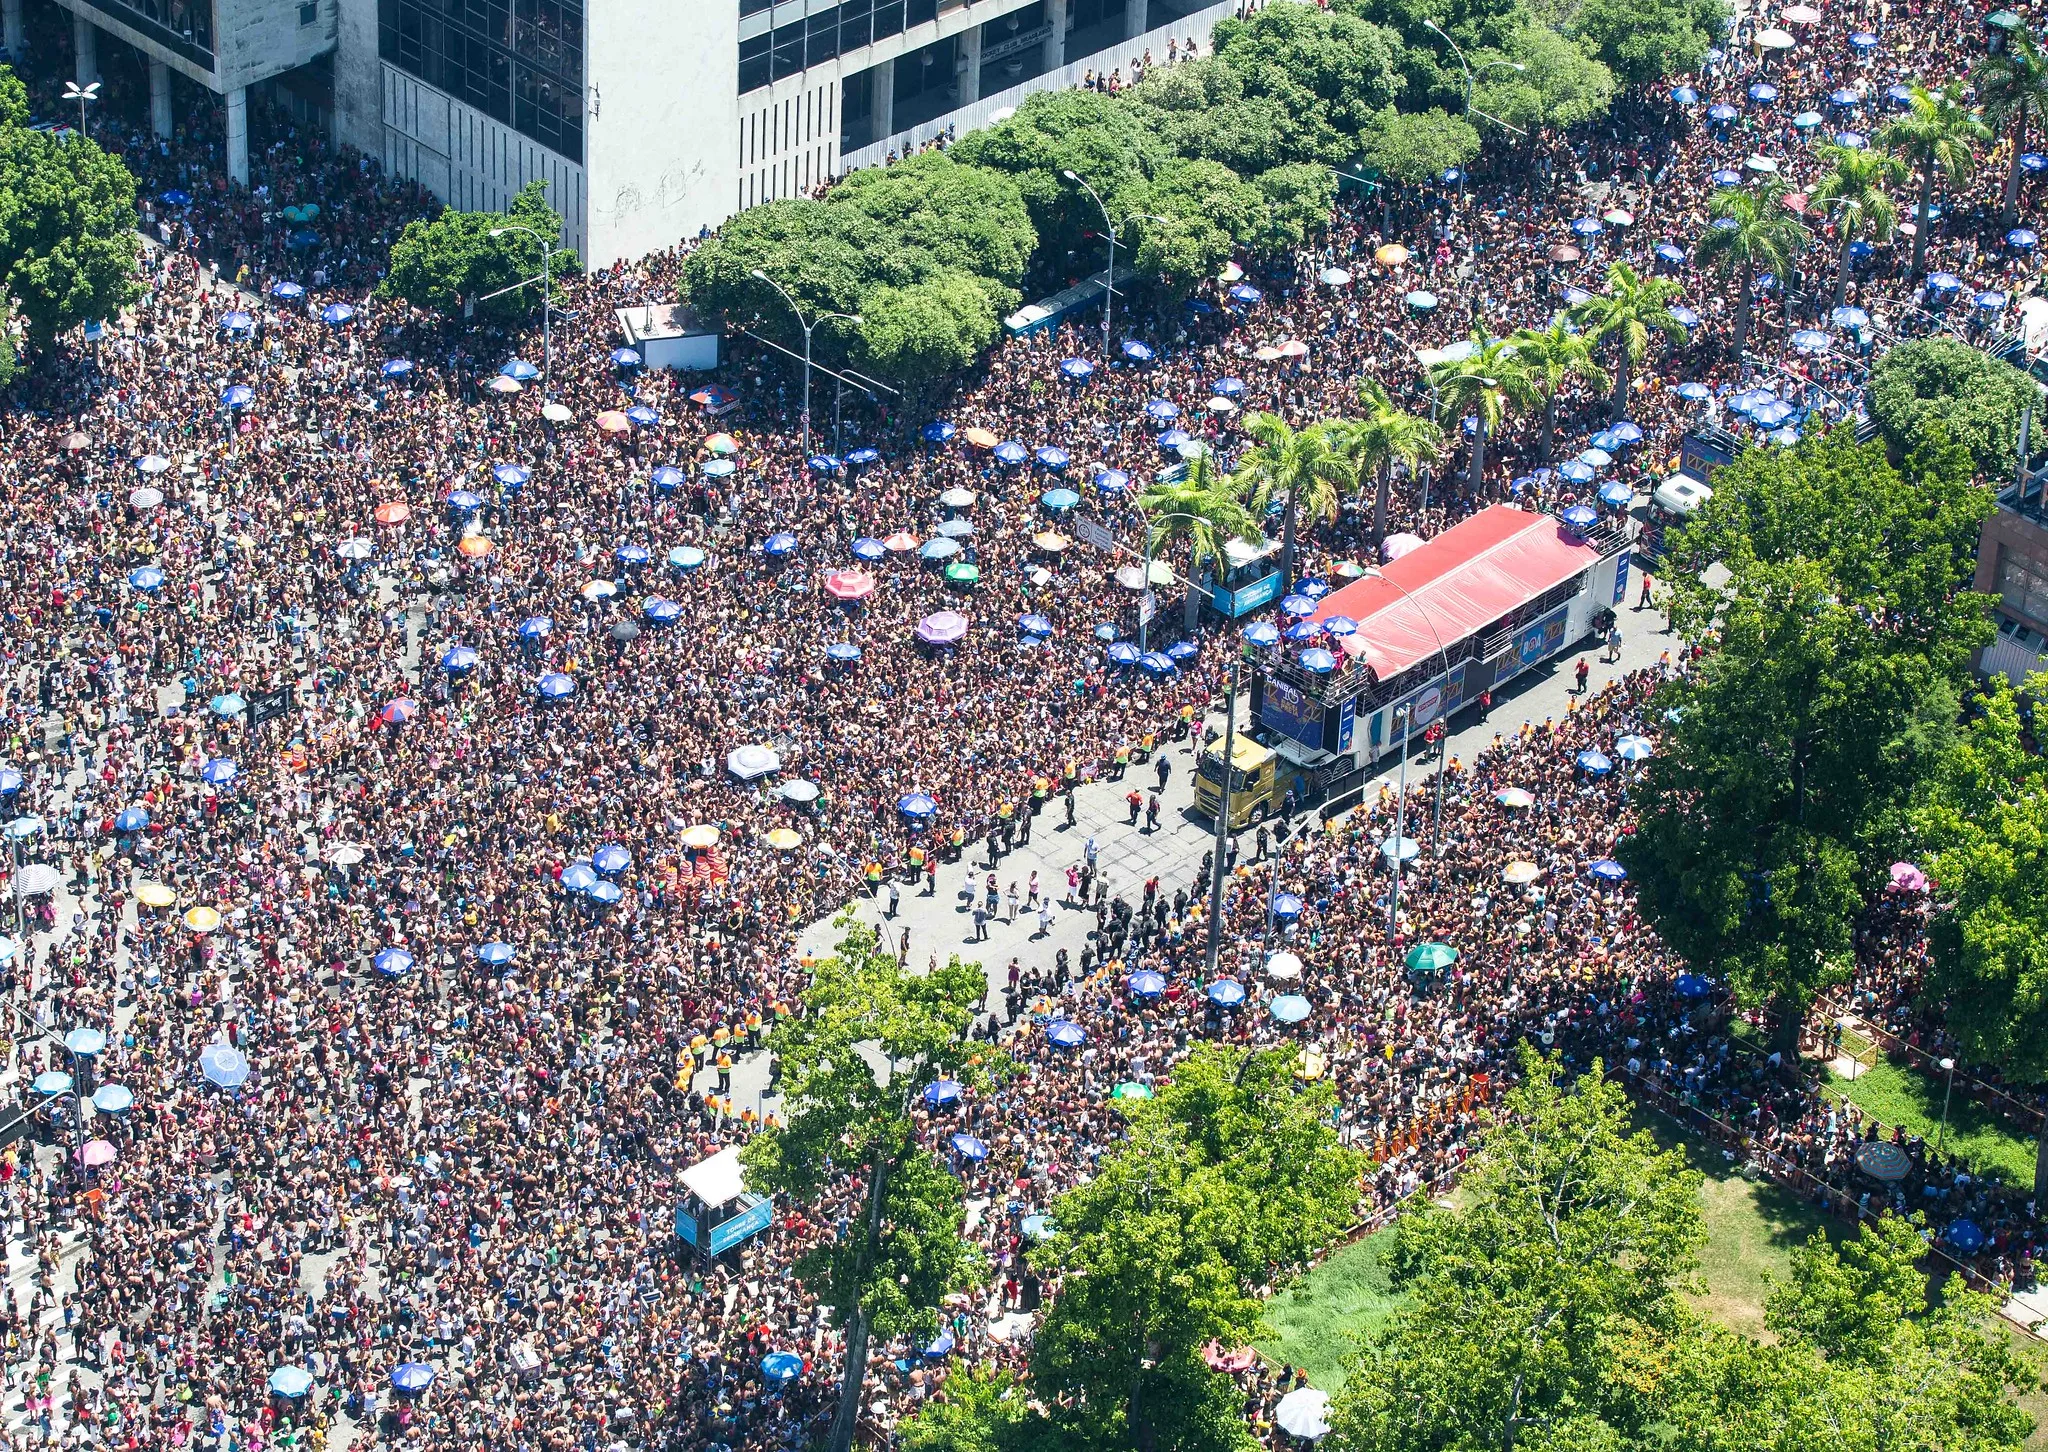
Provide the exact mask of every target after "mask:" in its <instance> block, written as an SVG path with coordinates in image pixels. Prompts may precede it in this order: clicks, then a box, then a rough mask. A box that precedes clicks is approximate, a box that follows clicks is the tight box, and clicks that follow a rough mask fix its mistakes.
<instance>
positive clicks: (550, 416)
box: [540, 403, 574, 423]
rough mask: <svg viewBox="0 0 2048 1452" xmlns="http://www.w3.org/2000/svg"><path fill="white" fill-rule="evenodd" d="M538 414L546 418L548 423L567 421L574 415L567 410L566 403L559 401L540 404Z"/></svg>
mask: <svg viewBox="0 0 2048 1452" xmlns="http://www.w3.org/2000/svg"><path fill="white" fill-rule="evenodd" d="M540 416H541V417H542V418H544V419H546V420H547V421H548V422H549V423H567V422H568V421H569V420H570V419H571V418H572V417H574V415H572V414H571V413H570V412H569V410H568V407H567V405H565V404H559V403H544V404H542V405H541V406H540Z"/></svg>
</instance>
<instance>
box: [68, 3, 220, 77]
mask: <svg viewBox="0 0 2048 1452" xmlns="http://www.w3.org/2000/svg"><path fill="white" fill-rule="evenodd" d="M92 4H93V6H94V8H95V9H99V10H104V11H105V12H106V13H107V14H108V15H110V16H112V17H114V18H115V19H118V20H125V21H127V22H128V23H129V24H131V25H133V26H134V27H135V28H136V29H137V30H139V31H141V32H142V33H143V34H144V35H146V36H148V37H150V39H152V40H156V41H161V42H164V43H166V44H167V45H168V46H169V47H170V49H172V50H175V51H177V52H178V53H179V54H181V55H184V56H185V58H186V59H188V60H193V61H198V62H200V63H201V64H204V65H206V66H208V67H211V66H212V64H213V0H92ZM195 51H196V52H197V54H195V53H194V52H195Z"/></svg>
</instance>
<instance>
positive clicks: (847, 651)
mask: <svg viewBox="0 0 2048 1452" xmlns="http://www.w3.org/2000/svg"><path fill="white" fill-rule="evenodd" d="M825 659H826V660H829V661H831V662H832V663H833V664H834V665H852V664H853V663H854V662H855V661H857V660H859V659H860V647H859V646H857V645H853V644H850V643H848V642H847V641H844V640H835V641H834V642H832V644H830V645H828V646H826V647H825Z"/></svg>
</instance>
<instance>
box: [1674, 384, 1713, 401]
mask: <svg viewBox="0 0 2048 1452" xmlns="http://www.w3.org/2000/svg"><path fill="white" fill-rule="evenodd" d="M1672 392H1674V393H1676V394H1677V395H1678V396H1679V397H1680V398H1682V399H1684V400H1685V401H1686V402H1687V403H1705V402H1706V401H1707V400H1708V399H1710V398H1712V397H1713V396H1714V393H1713V390H1712V389H1710V388H1708V387H1707V385H1706V384H1704V383H1693V382H1686V383H1681V384H1679V385H1678V387H1677V388H1675V389H1673V390H1672Z"/></svg>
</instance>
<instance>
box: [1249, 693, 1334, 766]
mask: <svg viewBox="0 0 2048 1452" xmlns="http://www.w3.org/2000/svg"><path fill="white" fill-rule="evenodd" d="M1259 722H1260V724H1262V725H1265V726H1270V727H1272V728H1273V729H1274V730H1275V731H1278V732H1280V733H1281V734H1282V735H1283V736H1288V737H1291V738H1293V739H1294V740H1296V741H1299V742H1300V743H1301V744H1302V745H1303V746H1308V747H1312V748H1314V749H1315V750H1317V751H1320V750H1322V749H1323V708H1322V705H1321V703H1320V702H1317V701H1313V700H1310V699H1309V698H1308V696H1306V695H1305V694H1303V693H1302V692H1301V691H1300V690H1299V689H1298V688H1296V687H1294V686H1291V685H1289V684H1288V683H1287V682H1286V681H1282V680H1274V679H1272V678H1271V677H1268V678H1267V681H1266V690H1265V698H1264V700H1262V701H1261V702H1260V704H1259Z"/></svg>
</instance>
